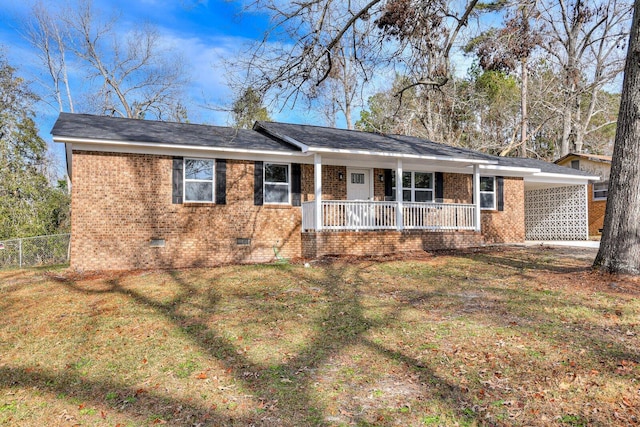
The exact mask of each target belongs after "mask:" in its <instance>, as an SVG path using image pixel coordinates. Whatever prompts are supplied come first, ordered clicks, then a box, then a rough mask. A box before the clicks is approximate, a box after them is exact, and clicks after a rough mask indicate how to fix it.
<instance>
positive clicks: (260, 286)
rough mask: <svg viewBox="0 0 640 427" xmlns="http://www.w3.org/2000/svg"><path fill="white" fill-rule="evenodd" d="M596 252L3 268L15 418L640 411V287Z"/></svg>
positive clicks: (21, 421)
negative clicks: (148, 267)
mask: <svg viewBox="0 0 640 427" xmlns="http://www.w3.org/2000/svg"><path fill="white" fill-rule="evenodd" d="M594 256H595V252H594V251H592V250H581V249H549V248H528V249H525V248H512V247H505V248H497V249H496V248H493V249H483V250H479V251H466V252H455V253H454V252H450V253H440V254H436V255H435V256H433V255H423V256H420V257H414V258H403V259H382V260H354V259H338V260H332V261H327V260H325V261H322V262H316V263H312V264H311V267H309V268H305V266H304V265H298V264H279V265H259V266H230V267H220V268H214V269H202V270H182V271H167V272H142V273H140V272H138V273H130V274H116V273H110V274H105V275H97V274H94V275H91V274H84V275H81V274H77V273H73V272H70V271H65V270H53V271H48V272H44V271H42V270H40V271H38V270H31V271H4V272H0V315H1V318H2V321H1V322H0V387H1V391H0V424H4V425H20V426H42V425H52V426H55V425H60V426H72V425H83V426H85V425H89V426H91V425H97V426H138V425H141V426H146V425H156V424H166V425H172V426H198V425H216V426H217V425H237V426H247V425H259V426H280V425H285V426H305V425H362V426H366V425H381V426H382V425H413V426H420V425H434V426H435V425H443V426H450V425H461V426H465V425H466V426H472V425H527V426H528V425H540V426H543V425H544V426H547V425H559V426H560V425H563V426H580V425H596V426H610V425H633V424H638V423H640V365H639V363H640V350H639V348H640V339H639V338H638V334H640V326H639V324H640V303H639V302H638V296H639V295H640V283H639V282H637V281H635V280H634V279H619V278H611V277H606V276H602V275H600V274H597V273H592V272H591V271H590V269H589V266H590V264H591V262H592V260H593V257H594Z"/></svg>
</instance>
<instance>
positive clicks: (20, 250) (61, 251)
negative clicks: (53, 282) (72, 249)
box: [0, 234, 71, 269]
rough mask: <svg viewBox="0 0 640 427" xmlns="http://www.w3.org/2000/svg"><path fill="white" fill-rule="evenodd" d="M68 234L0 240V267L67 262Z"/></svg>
mask: <svg viewBox="0 0 640 427" xmlns="http://www.w3.org/2000/svg"><path fill="white" fill-rule="evenodd" d="M70 236H71V235H70V234H52V235H49V236H36V237H25V238H22V239H11V240H0V269H8V268H25V267H39V266H44V265H56V264H66V263H68V262H69V241H70Z"/></svg>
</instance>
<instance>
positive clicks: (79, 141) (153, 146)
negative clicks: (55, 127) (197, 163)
mask: <svg viewBox="0 0 640 427" xmlns="http://www.w3.org/2000/svg"><path fill="white" fill-rule="evenodd" d="M53 141H54V142H61V143H65V144H68V143H72V144H74V149H76V147H75V146H83V145H84V146H86V145H90V146H100V147H117V148H119V150H118V151H119V152H126V150H123V149H125V148H127V147H130V148H132V149H133V148H143V149H146V150H149V152H151V151H153V150H158V149H164V150H167V151H171V152H178V151H192V152H193V151H199V152H212V151H214V152H230V153H246V154H260V155H270V156H274V155H276V156H300V155H302V156H308V155H310V154H311V153H298V152H295V151H291V152H286V151H285V152H281V151H270V150H254V149H248V148H236V147H212V146H208V145H178V144H163V143H157V142H142V141H114V140H107V139H90V138H73V137H56V136H54V137H53ZM102 151H104V150H102ZM132 152H138V151H136V150H132Z"/></svg>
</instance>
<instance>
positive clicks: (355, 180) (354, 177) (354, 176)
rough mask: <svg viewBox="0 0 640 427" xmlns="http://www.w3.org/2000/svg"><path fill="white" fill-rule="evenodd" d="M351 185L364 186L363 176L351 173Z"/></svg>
mask: <svg viewBox="0 0 640 427" xmlns="http://www.w3.org/2000/svg"><path fill="white" fill-rule="evenodd" d="M351 183H352V184H364V174H363V173H352V174H351Z"/></svg>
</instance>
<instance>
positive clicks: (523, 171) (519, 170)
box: [480, 165, 542, 175]
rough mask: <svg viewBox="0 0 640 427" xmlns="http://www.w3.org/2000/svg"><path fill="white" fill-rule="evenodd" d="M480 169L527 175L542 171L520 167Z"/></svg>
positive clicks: (491, 166)
mask: <svg viewBox="0 0 640 427" xmlns="http://www.w3.org/2000/svg"><path fill="white" fill-rule="evenodd" d="M480 169H482V170H487V171H495V172H517V173H520V174H529V175H534V174H537V173H540V172H542V170H541V169H538V168H527V167H522V166H500V165H480Z"/></svg>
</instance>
